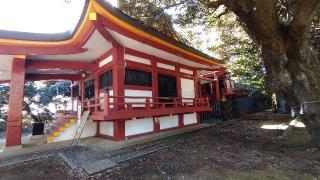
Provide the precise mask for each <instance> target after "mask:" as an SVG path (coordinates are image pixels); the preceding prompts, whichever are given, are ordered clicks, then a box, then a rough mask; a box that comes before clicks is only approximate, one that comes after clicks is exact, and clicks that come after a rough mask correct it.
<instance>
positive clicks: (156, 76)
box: [151, 60, 159, 108]
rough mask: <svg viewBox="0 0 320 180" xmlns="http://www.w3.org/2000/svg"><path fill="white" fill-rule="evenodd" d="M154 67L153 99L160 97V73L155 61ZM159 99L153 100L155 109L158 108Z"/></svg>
mask: <svg viewBox="0 0 320 180" xmlns="http://www.w3.org/2000/svg"><path fill="white" fill-rule="evenodd" d="M151 65H152V76H151V77H152V94H153V97H159V89H158V72H157V71H156V69H157V62H156V61H155V60H152V61H151ZM158 102H159V99H157V98H154V99H153V107H156V108H157V107H158V104H157V103H158Z"/></svg>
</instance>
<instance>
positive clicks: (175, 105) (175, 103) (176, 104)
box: [173, 98, 178, 108]
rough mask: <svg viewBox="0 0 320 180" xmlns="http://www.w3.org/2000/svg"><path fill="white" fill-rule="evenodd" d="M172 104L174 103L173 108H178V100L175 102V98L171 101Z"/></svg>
mask: <svg viewBox="0 0 320 180" xmlns="http://www.w3.org/2000/svg"><path fill="white" fill-rule="evenodd" d="M173 102H174V107H175V108H177V107H178V100H177V98H174V99H173Z"/></svg>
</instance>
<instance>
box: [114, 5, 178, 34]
mask: <svg viewBox="0 0 320 180" xmlns="http://www.w3.org/2000/svg"><path fill="white" fill-rule="evenodd" d="M118 4H119V8H120V9H121V10H122V11H124V13H126V14H127V15H129V16H130V17H132V18H134V19H137V20H140V21H141V22H142V23H143V24H144V25H145V26H147V27H152V28H154V29H156V30H158V31H160V32H162V33H163V34H165V35H167V36H169V37H171V38H173V39H176V40H179V36H178V35H177V34H176V32H175V30H174V29H173V26H172V25H173V24H172V18H171V16H170V15H168V14H167V13H165V11H164V10H165V9H164V8H161V7H160V5H161V3H157V1H154V2H152V1H150V0H136V1H132V0H118Z"/></svg>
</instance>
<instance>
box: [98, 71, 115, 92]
mask: <svg viewBox="0 0 320 180" xmlns="http://www.w3.org/2000/svg"><path fill="white" fill-rule="evenodd" d="M112 83H113V80H112V70H109V71H107V72H105V73H103V74H101V75H100V76H99V86H100V87H99V88H100V89H106V88H108V87H110V86H112Z"/></svg>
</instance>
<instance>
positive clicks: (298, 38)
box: [208, 0, 320, 148]
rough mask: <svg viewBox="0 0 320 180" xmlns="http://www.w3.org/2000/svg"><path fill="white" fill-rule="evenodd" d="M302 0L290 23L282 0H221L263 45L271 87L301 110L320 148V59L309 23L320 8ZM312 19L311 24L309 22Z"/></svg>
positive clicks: (217, 3)
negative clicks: (280, 8) (282, 15)
mask: <svg viewBox="0 0 320 180" xmlns="http://www.w3.org/2000/svg"><path fill="white" fill-rule="evenodd" d="M307 1H308V2H304V1H301V4H300V7H299V8H298V10H297V13H296V16H295V17H294V18H293V22H292V23H291V24H290V26H289V27H284V26H283V25H281V24H280V23H279V20H278V18H279V16H278V14H277V8H276V6H277V3H278V0H229V1H225V0H220V1H219V0H218V1H212V3H211V4H208V7H213V8H216V7H215V5H221V4H224V5H225V6H226V7H227V8H228V9H229V10H231V11H232V12H234V13H235V14H236V15H237V17H238V21H240V23H241V24H243V26H244V29H245V30H246V32H247V33H248V35H249V36H250V37H251V38H252V39H253V40H254V41H255V42H256V43H257V44H258V45H259V46H260V47H261V50H262V56H263V60H264V64H265V67H266V71H267V82H268V86H269V87H270V89H271V90H272V91H273V92H275V93H277V94H279V95H282V96H283V97H284V98H285V99H286V101H287V102H288V103H289V104H290V106H291V107H292V108H293V109H294V110H295V111H296V113H297V114H299V108H300V106H301V105H302V106H303V109H304V114H303V115H301V119H302V121H303V122H304V124H305V125H306V127H307V129H308V131H309V133H310V135H311V142H310V144H311V145H313V146H316V147H318V148H320V102H319V101H320V60H319V56H318V53H317V52H316V51H315V50H314V48H313V47H312V44H311V41H310V40H309V27H310V26H309V24H310V21H311V20H312V18H313V17H314V15H315V12H316V11H317V10H318V9H319V6H320V3H319V1H318V0H307ZM308 23H309V24H308Z"/></svg>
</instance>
